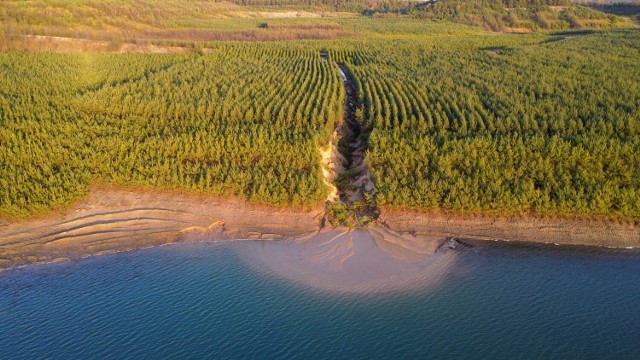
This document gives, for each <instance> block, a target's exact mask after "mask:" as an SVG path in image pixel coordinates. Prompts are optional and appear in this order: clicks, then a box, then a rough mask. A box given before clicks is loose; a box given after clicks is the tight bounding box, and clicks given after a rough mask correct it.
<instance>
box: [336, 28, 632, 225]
mask: <svg viewBox="0 0 640 360" xmlns="http://www.w3.org/2000/svg"><path fill="white" fill-rule="evenodd" d="M525 38H526V37H525ZM522 39H523V37H522V35H512V36H505V37H502V38H499V39H496V38H488V37H479V36H478V37H472V36H468V37H467V38H466V39H457V41H458V43H454V42H453V41H452V39H450V38H445V39H436V38H432V39H429V41H424V42H422V41H419V40H418V39H417V38H416V39H414V40H413V41H406V42H396V43H393V44H390V43H389V44H384V45H383V44H380V45H379V46H372V45H371V44H367V45H366V47H364V46H363V47H361V48H359V49H357V50H351V49H345V50H343V51H339V52H337V54H335V55H334V57H337V58H338V59H339V60H338V61H342V62H345V63H346V64H347V66H348V67H349V68H350V70H351V72H352V74H353V75H354V77H355V78H356V79H357V81H358V89H359V94H360V101H361V103H362V106H363V109H364V114H365V115H364V116H365V122H368V123H369V126H370V127H371V128H372V129H373V131H372V133H371V135H370V139H369V145H370V152H369V154H368V159H367V160H368V163H369V166H370V167H371V169H372V173H373V176H374V181H375V183H376V189H377V192H378V194H377V201H378V204H379V205H381V206H392V207H411V208H419V209H446V210H451V211H455V212H483V213H485V212H498V213H505V212H506V213H513V212H515V213H538V214H557V213H560V214H579V215H601V216H614V217H623V218H635V219H637V218H638V216H639V215H640V83H639V82H638V81H637V80H638V79H640V63H638V61H637V59H638V55H639V50H640V46H639V45H638V44H640V33H639V32H638V31H632V30H629V31H615V32H610V33H597V34H591V35H585V36H581V37H580V36H578V37H573V38H567V39H563V38H559V37H558V38H550V39H548V40H547V41H543V42H540V43H533V44H527V43H524V42H522V43H520V44H518V41H522ZM510 41H511V44H509V42H510ZM498 45H500V46H498Z"/></svg>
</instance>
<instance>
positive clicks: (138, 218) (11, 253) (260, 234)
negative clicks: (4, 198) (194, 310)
mask: <svg viewBox="0 0 640 360" xmlns="http://www.w3.org/2000/svg"><path fill="white" fill-rule="evenodd" d="M322 217H323V209H322V208H317V209H281V208H276V207H269V206H261V205H255V204H249V203H248V202H247V201H242V200H237V199H221V198H219V197H214V196H207V195H194V194H184V193H178V192H161V191H139V190H126V189H109V188H104V189H94V190H92V191H91V192H90V194H89V195H88V196H87V197H86V198H85V199H83V200H81V201H79V202H78V203H77V204H75V205H74V206H72V207H71V208H69V209H67V210H65V211H63V212H60V213H55V214H52V215H50V216H47V217H44V218H35V219H29V220H25V221H8V222H7V221H4V222H0V270H2V269H7V268H10V267H15V266H20V265H26V264H31V263H39V262H50V261H63V260H69V259H77V258H81V257H84V256H91V255H99V254H104V253H111V252H117V251H127V250H135V249H141V248H145V247H150V246H157V245H161V244H168V243H175V242H185V241H202V240H206V239H211V240H222V239H285V238H286V239H296V238H300V237H304V236H308V235H309V234H313V233H315V232H317V231H318V229H319V228H320V224H321V221H322Z"/></svg>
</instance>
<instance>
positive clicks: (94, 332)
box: [0, 241, 640, 359]
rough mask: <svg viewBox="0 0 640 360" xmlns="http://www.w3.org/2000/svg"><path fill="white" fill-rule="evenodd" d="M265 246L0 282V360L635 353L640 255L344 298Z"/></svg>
mask: <svg viewBox="0 0 640 360" xmlns="http://www.w3.org/2000/svg"><path fill="white" fill-rule="evenodd" d="M268 246H271V245H269V244H265V243H263V242H256V241H250V242H249V241H245V242H233V243H218V244H215V243H200V244H180V245H171V246H163V247H157V248H152V249H147V250H141V251H136V252H130V253H121V254H112V255H105V256H100V257H95V258H89V259H84V260H80V261H76V262H69V263H57V264H49V265H39V266H31V267H27V268H22V269H18V270H15V271H11V272H7V273H3V274H0V359H39V358H50V359H124V358H131V359H142V358H148V359H183V358H184V359H188V358H193V359H201V358H213V359H219V358H243V359H245V358H252V359H274V358H301V359H315V358H325V359H336V358H348V359H358V358H359V359H372V358H386V359H398V358H409V359H415V358H419V359H424V358H434V359H442V358H449V359H464V358H474V359H475V358H490V359H514V358H523V359H532V358H545V359H589V358H590V359H605V358H607V359H640V308H639V305H640V252H638V251H622V250H617V251H614V250H603V249H600V250H597V249H585V248H576V247H559V246H555V247H554V246H539V245H515V244H501V243H495V244H494V243H476V244H473V246H472V247H464V248H461V249H460V250H458V251H456V259H455V262H454V263H452V264H451V265H450V266H449V267H447V270H446V272H445V273H444V275H442V276H439V277H438V279H437V281H429V279H428V276H427V277H423V278H420V279H417V280H415V281H413V282H412V283H411V284H410V286H407V287H406V288H404V289H402V290H398V291H386V292H382V293H376V292H375V291H373V292H364V293H344V292H331V291H326V290H320V289H318V288H315V287H314V286H313V285H312V284H309V283H306V284H305V283H304V282H301V281H296V280H291V279H287V278H286V277H283V276H279V275H278V272H277V271H271V270H265V271H261V270H260V266H256V264H255V263H252V259H256V256H260V254H261V251H262V250H261V249H264V248H265V247H268ZM246 254H252V255H251V256H246ZM421 279H422V280H421ZM423 280H424V284H422V283H421V281H423Z"/></svg>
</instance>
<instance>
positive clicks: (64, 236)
mask: <svg viewBox="0 0 640 360" xmlns="http://www.w3.org/2000/svg"><path fill="white" fill-rule="evenodd" d="M323 217H324V209H322V208H321V207H318V208H314V209H278V208H273V207H268V206H259V205H254V204H249V203H247V202H245V201H241V200H224V199H220V198H217V197H213V196H205V195H192V194H183V193H179V192H168V191H167V192H161V191H156V192H153V191H138V190H122V189H111V188H99V189H94V190H92V191H91V193H90V195H89V196H87V198H85V199H83V200H81V201H80V202H78V203H77V204H75V205H74V206H72V207H70V208H69V209H67V210H65V211H63V212H60V213H56V214H53V215H50V216H47V217H42V218H34V219H29V220H24V221H7V220H0V270H3V269H8V268H11V267H16V266H20V265H26V264H32V263H38V262H50V261H64V260H70V259H78V258H81V257H85V256H91V255H99V254H103V253H111V252H116V251H127V250H135V249H140V248H145V247H149V246H156V245H161V244H167V243H174V242H185V241H203V240H223V239H287V240H293V241H289V242H290V243H294V244H298V245H299V244H300V243H301V242H305V241H308V244H310V245H308V246H309V247H311V246H315V245H313V244H316V245H317V242H320V243H323V244H325V245H326V246H327V247H326V248H323V247H322V246H320V247H316V250H313V251H317V252H318V254H317V256H314V255H313V251H311V250H309V251H310V252H307V253H305V254H304V256H301V257H300V258H301V259H306V261H307V262H309V264H310V265H309V267H307V268H305V269H311V268H314V266H315V265H313V264H314V263H318V264H321V265H322V267H324V268H325V270H323V271H324V274H325V275H326V274H331V271H330V269H331V268H334V269H339V267H336V266H338V265H340V266H342V265H344V266H346V267H345V268H346V269H349V268H351V269H356V268H358V269H360V270H357V271H356V270H353V271H355V273H358V271H361V272H365V270H364V269H365V268H366V266H365V265H363V264H366V263H368V264H370V265H369V267H371V268H374V269H373V270H370V271H374V270H375V268H376V266H378V264H383V263H384V261H382V260H380V259H381V258H380V257H378V258H375V257H376V256H377V255H375V254H374V253H378V254H384V256H386V257H388V258H393V259H395V260H398V261H401V262H404V263H407V264H410V263H412V261H413V260H416V261H418V262H420V261H424V260H425V259H426V258H425V255H428V254H432V253H434V252H435V251H436V249H437V248H438V247H439V246H440V245H441V244H443V243H444V242H445V241H446V240H447V239H450V238H456V239H460V240H464V239H473V240H502V241H522V242H536V243H556V244H572V245H588V246H606V247H617V248H627V247H634V248H640V226H639V225H637V224H629V223H616V222H611V221H587V220H580V221H578V220H568V219H539V218H506V217H490V216H485V217H461V216H454V215H447V214H436V213H432V214H426V213H417V212H414V213H412V212H409V211H389V210H387V211H384V209H383V211H382V215H381V217H380V219H379V224H377V225H374V226H372V227H369V228H366V229H364V230H360V231H355V232H349V231H346V230H344V229H342V230H340V229H337V230H328V229H326V228H325V229H322V228H321V226H322V223H323ZM363 234H364V235H363ZM363 236H365V237H367V238H369V239H372V240H371V241H369V240H366V241H365V240H354V239H361V238H362V237H363ZM332 239H333V240H332ZM362 241H364V242H365V243H367V244H368V245H362V246H360V249H361V250H360V253H366V252H367V251H368V250H366V249H369V250H370V251H373V253H372V254H369V255H362V256H361V257H360V260H357V261H356V262H354V263H352V264H356V263H357V264H360V265H357V266H356V265H346V264H349V261H348V260H347V259H348V258H349V257H350V255H349V254H350V253H351V252H352V251H353V249H356V248H357V244H358V243H359V242H360V243H361V244H362ZM367 241H369V242H367ZM280 243H288V242H280ZM325 245H323V246H325ZM305 246H307V245H305ZM354 246H355V247H354ZM374 258H375V259H374ZM354 259H356V258H354ZM362 259H364V260H362ZM366 259H370V260H372V261H368V260H366ZM320 260H321V261H320ZM325 260H326V261H325ZM352 260H353V259H352ZM378 260H380V261H378ZM393 266H395V265H393ZM393 266H392V267H391V268H389V267H387V269H391V270H393V269H396V268H394V267H393ZM381 268H385V267H384V266H382V267H381ZM400 268H401V267H400ZM315 269H316V270H317V267H316V268H315ZM303 270H304V269H303ZM303 270H300V271H302V273H305V271H306V270H304V271H303ZM300 271H299V272H300ZM350 271H351V270H350ZM353 271H352V272H353ZM306 272H307V273H308V272H309V271H306ZM374 272H375V271H374ZM394 272H396V270H393V271H390V272H389V271H385V272H384V273H394ZM340 276H341V275H340ZM382 278H383V277H380V276H378V277H374V278H367V277H364V278H362V277H361V278H356V279H354V278H351V279H345V280H344V282H345V283H350V281H355V280H358V279H360V280H363V279H364V280H363V281H364V282H365V283H371V281H374V282H376V281H379V280H381V279H382ZM325 279H326V278H325ZM317 281H320V282H322V281H321V280H317Z"/></svg>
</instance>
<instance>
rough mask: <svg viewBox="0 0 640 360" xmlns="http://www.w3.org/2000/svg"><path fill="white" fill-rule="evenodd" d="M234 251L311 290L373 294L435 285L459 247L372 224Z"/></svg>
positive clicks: (253, 262)
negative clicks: (450, 246) (444, 244)
mask: <svg viewBox="0 0 640 360" xmlns="http://www.w3.org/2000/svg"><path fill="white" fill-rule="evenodd" d="M238 251H239V254H240V257H241V258H242V259H243V260H244V261H246V263H247V264H249V265H250V266H252V267H253V268H255V269H256V270H257V271H262V272H267V273H270V274H272V275H274V276H277V277H280V278H284V279H287V280H291V281H294V282H297V283H299V284H301V285H303V286H306V287H308V288H311V289H315V290H320V291H327V292H332V293H345V294H371V293H384V292H390V291H398V290H409V289H414V288H424V287H425V286H428V285H431V284H436V283H437V282H438V281H439V280H440V279H441V278H442V276H443V275H444V274H445V273H446V271H447V270H448V269H449V267H450V266H451V265H452V264H453V262H454V261H455V258H456V252H457V251H458V250H452V249H449V248H448V247H446V246H443V247H439V243H436V242H432V241H424V240H421V239H418V238H411V237H408V236H402V235H399V234H395V233H392V232H390V231H388V230H387V229H385V228H383V227H380V226H374V227H371V228H363V229H357V230H348V229H333V230H326V231H322V232H319V233H318V234H316V235H314V236H311V237H309V238H307V239H302V240H298V241H270V242H263V243H262V246H241V247H239V248H238Z"/></svg>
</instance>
